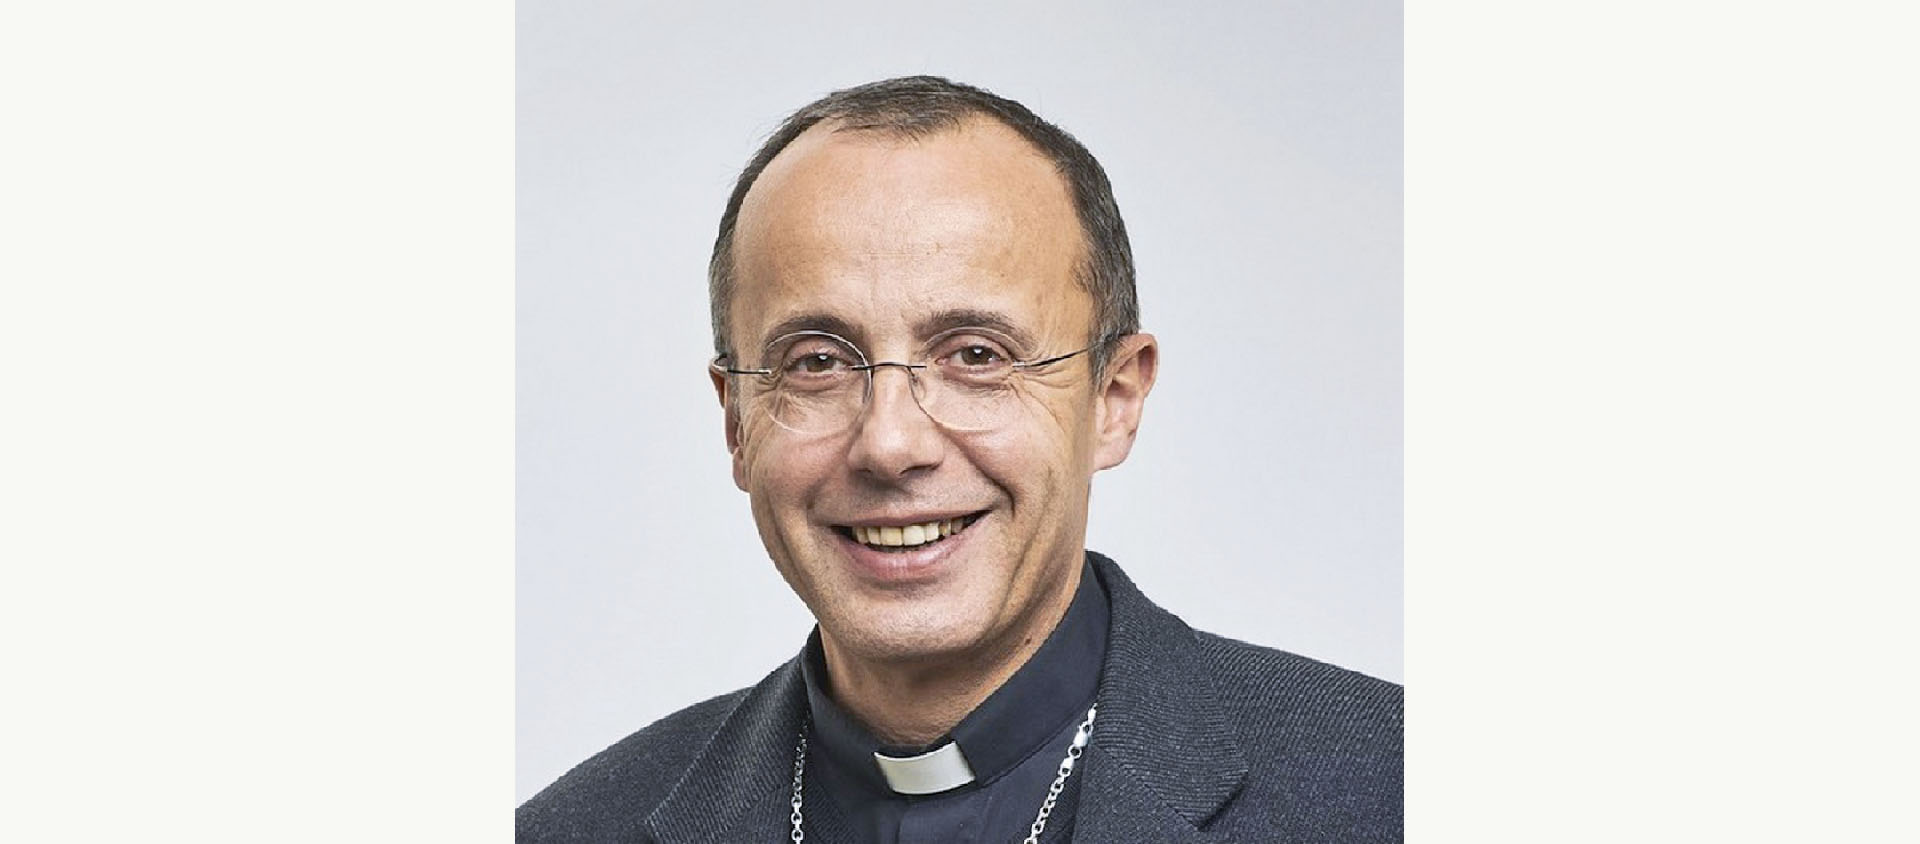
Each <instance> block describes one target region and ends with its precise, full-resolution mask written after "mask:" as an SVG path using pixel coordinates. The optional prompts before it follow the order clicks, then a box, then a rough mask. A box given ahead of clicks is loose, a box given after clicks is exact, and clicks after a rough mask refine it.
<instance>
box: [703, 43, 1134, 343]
mask: <svg viewBox="0 0 1920 844" xmlns="http://www.w3.org/2000/svg"><path fill="white" fill-rule="evenodd" d="M973 117H986V118H991V119H993V120H997V121H999V122H1001V123H1003V124H1005V125H1006V126H1007V127H1008V128H1011V129H1012V130H1014V131H1015V132H1018V133H1020V137H1022V138H1025V139H1026V140H1027V142H1028V143H1030V144H1033V146H1034V147H1035V149H1037V150H1038V151H1039V152H1040V154H1041V155H1042V156H1043V157H1045V158H1046V159H1047V160H1049V161H1052V162H1053V165H1054V168H1055V169H1056V170H1058V171H1059V173H1060V175H1061V177H1062V178H1064V179H1066V181H1067V186H1068V189H1069V190H1070V191H1071V192H1072V194H1073V206H1074V211H1075V212H1076V213H1077V214H1078V215H1079V218H1080V227H1081V229H1082V231H1083V232H1084V233H1085V235H1086V254H1085V255H1084V256H1083V257H1082V259H1081V261H1080V263H1079V268H1078V271H1077V272H1076V281H1078V282H1079V284H1080V287H1081V289H1083V290H1086V291H1087V293H1088V294H1089V295H1091V296H1092V297H1093V307H1094V325H1093V329H1094V333H1093V342H1094V344H1095V348H1094V349H1093V351H1092V352H1091V356H1092V358H1093V371H1094V372H1095V373H1099V372H1102V371H1103V370H1104V369H1105V368H1106V364H1107V356H1108V350H1109V347H1110V343H1111V341H1112V340H1113V339H1115V338H1118V337H1122V336H1124V335H1127V334H1132V333H1134V332H1136V331H1139V330H1140V303H1139V300H1138V298H1136V296H1135V295H1134V290H1133V275H1134V273H1133V248H1132V246H1131V245H1129V244H1128V242H1127V227H1126V224H1125V223H1123V222H1121V220H1120V207H1119V206H1118V205H1117V204H1115V203H1114V201H1113V186H1112V185H1110V184H1109V183H1108V182H1107V171H1106V170H1104V169H1102V168H1101V166H1100V162H1099V161H1098V160H1096V159H1095V158H1094V157H1093V153H1090V152H1088V151H1087V148H1086V147H1085V146H1082V145H1081V144H1080V142H1079V141H1077V140H1075V139H1074V137H1073V136H1072V135H1069V134H1067V133H1066V131H1064V130H1062V129H1061V128H1060V127H1058V126H1055V125H1053V124H1052V123H1048V122H1047V121H1045V120H1042V119H1041V118H1040V117H1039V116H1038V115H1036V114H1034V113H1033V112H1032V111H1030V110H1028V109H1027V107H1026V106H1024V105H1021V104H1020V103H1018V102H1015V101H1013V100H1009V99H1007V98H1005V97H1001V96H998V95H995V94H993V93H992V92H989V91H985V90H982V89H980V88H975V87H973V86H971V85H963V84H960V83H958V82H952V81H949V80H946V79H943V78H940V77H938V76H903V77H900V78H897V79H886V80H882V81H879V82H871V83H868V84H866V85H861V86H858V87H854V88H848V89H845V90H842V91H835V92H833V93H831V94H828V95H826V96H825V97H821V98H820V99H818V100H815V101H814V102H812V103H809V104H808V105H806V106H805V107H802V108H801V109H800V110H799V111H796V112H794V113H793V114H792V115H791V116H789V117H788V118H787V119H786V121H785V122H783V123H781V124H780V128H778V129H776V130H774V132H773V135H772V136H770V137H769V138H767V141H766V143H763V144H761V145H760V150H759V151H758V152H756V153H754V154H753V158H752V159H751V160H749V161H748V162H747V166H746V169H744V170H742V171H740V178H739V180H738V181H736V182H735V183H734V186H733V195H732V196H730V197H728V198H727V210H726V213H724V214H722V215H721V217H720V234H719V236H718V237H716V238H714V241H713V257H712V259H711V260H710V261H709V262H708V264H707V293H708V296H709V300H710V305H711V307H712V311H713V350H714V353H715V354H718V355H722V356H725V355H727V354H729V353H730V351H731V350H730V349H729V348H728V347H727V342H728V341H727V336H728V335H727V332H728V329H729V327H730V323H729V316H730V314H729V311H730V310H731V307H730V303H731V297H732V295H733V282H734V272H733V271H734V268H733V235H734V226H735V224H736V223H737V222H738V220H739V217H740V204H741V202H742V201H744V200H745V199H746V196H747V191H748V189H750V188H752V187H753V183H754V180H756V179H758V178H759V177H760V173H761V171H763V170H765V169H766V168H767V164H768V163H769V162H771V161H773V159H774V156H777V155H779V154H780V151H781V150H783V149H786V147H787V144H790V143H792V142H793V139H794V138H797V137H799V136H800V134H801V133H802V132H805V131H807V130H808V129H810V128H812V127H813V125H814V124H816V123H819V122H821V121H824V120H833V121H838V122H839V123H840V124H841V126H840V127H839V128H838V130H837V131H856V132H881V133H887V134H893V135H897V136H900V137H903V138H924V137H928V136H930V135H934V134H937V133H940V132H943V131H951V130H954V129H958V128H960V126H961V125H962V124H963V123H965V122H966V120H967V119H969V118H973Z"/></svg>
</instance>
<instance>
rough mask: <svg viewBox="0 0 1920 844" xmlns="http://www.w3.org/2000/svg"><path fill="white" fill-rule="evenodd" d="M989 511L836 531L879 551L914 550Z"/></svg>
mask: <svg viewBox="0 0 1920 844" xmlns="http://www.w3.org/2000/svg"><path fill="white" fill-rule="evenodd" d="M984 515H986V511H985V510H982V511H980V512H978V513H973V514H971V515H966V516H960V517H958V518H952V519H938V520H935V521H931V522H919V523H917V524H903V525H851V526H849V525H836V526H834V528H833V529H834V531H835V532H836V533H839V534H840V535H841V536H844V537H847V538H848V539H851V540H853V541H855V542H858V543H860V544H862V545H865V546H867V547H868V548H872V549H874V550H877V551H911V550H914V549H917V548H924V547H926V546H928V545H932V544H933V543H935V542H943V541H945V540H946V538H947V537H949V536H953V535H954V534H956V533H959V532H961V531H963V530H966V529H967V528H968V526H970V525H972V524H973V523H974V522H977V521H979V520H980V517H981V516H984Z"/></svg>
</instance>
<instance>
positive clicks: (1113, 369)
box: [1093, 334, 1160, 470]
mask: <svg viewBox="0 0 1920 844" xmlns="http://www.w3.org/2000/svg"><path fill="white" fill-rule="evenodd" d="M1159 374H1160V343H1159V341H1157V340H1155V339H1154V337H1153V335H1151V334H1132V335H1128V336H1127V337H1124V338H1122V339H1121V340H1119V341H1117V343H1116V348H1115V349H1114V355H1113V358H1112V359H1111V360H1109V361H1108V362H1107V373H1106V376H1105V377H1104V378H1103V379H1102V380H1101V383H1100V387H1099V394H1098V395H1096V396H1095V402H1094V426H1095V428H1094V434H1095V436H1096V437H1097V442H1096V443H1095V445H1094V453H1093V465H1094V468H1095V469H1096V470H1098V469H1111V468H1113V467H1115V466H1118V465H1120V464H1121V462H1122V461H1125V460H1126V459H1127V455H1128V454H1129V453H1130V452H1132V451H1133V438H1134V434H1136V433H1137V432H1138V431H1139V430H1140V416H1141V414H1142V412H1144V411H1145V409H1146V403H1147V394H1148V393H1150V392H1152V391H1153V381H1154V379H1155V378H1156V377H1158V376H1159Z"/></svg>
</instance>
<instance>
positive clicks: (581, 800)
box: [514, 689, 750, 844]
mask: <svg viewBox="0 0 1920 844" xmlns="http://www.w3.org/2000/svg"><path fill="white" fill-rule="evenodd" d="M748 691H750V690H749V689H740V690H738V691H735V692H731V693H728V694H724V695H720V696H719V697H715V698H711V699H709V700H705V701H701V702H700V703H696V704H694V705H692V706H689V707H687V708H685V709H682V710H680V711H679V712H675V713H673V714H672V715H668V716H667V717H665V718H662V719H660V720H658V721H655V722H653V723H652V724H649V725H648V726H647V727H646V728H644V729H642V730H640V731H639V732H636V733H634V734H633V735H630V736H627V737H626V738H624V739H621V740H620V741H618V742H616V743H615V744H614V745H613V746H611V747H609V748H607V749H605V750H602V751H600V752H599V753H596V754H594V755H593V756H592V757H591V758H589V759H587V760H586V761H585V762H581V763H580V764H578V765H575V766H574V767H573V770H570V771H568V772H567V773H566V774H564V775H562V776H561V777H560V778H559V779H558V780H555V781H554V782H553V784H552V785H549V786H547V787H546V788H544V789H542V790H541V791H540V793H539V794H536V795H534V796H533V797H532V798H531V799H529V800H527V802H526V803H524V804H521V806H520V808H519V810H517V811H516V812H515V813H514V840H515V841H517V842H523V844H524V842H559V841H606V840H610V839H612V838H614V837H616V836H618V835H619V834H620V833H621V832H622V831H624V830H632V829H638V828H639V826H640V824H641V823H642V822H643V821H645V820H646V817H647V815H648V814H650V813H652V812H653V810H654V807H656V806H658V805H659V804H660V801H662V800H664V799H666V796H667V795H668V794H669V793H670V792H672V791H673V787H674V786H675V785H677V784H678V783H679V782H680V778H681V777H682V776H683V775H684V774H685V773H686V770H687V768H688V766H690V765H691V764H693V761H694V760H695V759H697V758H698V757H699V756H700V753H701V751H703V750H705V749H706V747H707V744H708V742H710V741H712V739H713V735H714V732H715V731H716V730H718V729H719V728H720V725H721V724H722V723H724V722H725V721H726V719H727V716H728V715H729V714H731V713H732V712H733V711H734V709H735V708H736V707H738V706H739V705H740V701H741V700H742V699H744V698H745V697H746V695H747V692H748Z"/></svg>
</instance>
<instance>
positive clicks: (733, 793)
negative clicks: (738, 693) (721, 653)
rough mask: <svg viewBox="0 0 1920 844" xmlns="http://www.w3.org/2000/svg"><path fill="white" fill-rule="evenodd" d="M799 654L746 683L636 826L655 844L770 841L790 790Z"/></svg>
mask: <svg viewBox="0 0 1920 844" xmlns="http://www.w3.org/2000/svg"><path fill="white" fill-rule="evenodd" d="M803 683H804V681H803V680H802V679H801V677H800V661H799V659H798V658H795V659H792V660H789V661H788V662H787V663H786V664H785V665H782V666H780V668H778V669H776V670H775V671H774V672H773V673H772V674H770V675H768V676H767V678H766V679H765V680H761V681H760V683H759V684H758V685H756V686H754V687H753V689H752V690H750V691H749V692H748V693H747V696H746V697H745V698H743V699H742V700H741V701H740V705H739V706H738V707H737V708H735V709H734V711H733V712H732V714H730V715H728V716H727V720H726V721H725V723H723V724H722V725H721V726H720V729H719V730H718V731H716V732H715V733H714V735H713V740H712V741H710V742H708V744H707V749H706V751H705V752H703V753H701V754H700V757H699V758H698V759H697V760H695V762H694V763H693V765H692V766H691V767H690V768H688V769H687V773H686V776H684V777H682V778H681V780H680V784H679V785H676V786H674V788H673V791H672V792H671V793H670V794H668V795H667V798H666V799H665V800H663V801H661V803H660V806H659V808H656V809H655V810H654V811H653V813H652V814H651V815H648V816H647V818H646V820H645V822H644V823H643V828H644V830H645V832H646V833H647V834H649V835H650V836H651V838H652V839H653V840H655V841H658V842H661V844H718V842H723V841H726V842H731V841H777V840H780V839H782V838H784V837H785V833H786V830H787V828H788V813H789V811H791V809H790V806H791V803H790V801H791V799H792V797H793V755H794V743H795V740H796V739H798V738H799V735H800V720H801V717H802V714H803V712H804V710H805V700H806V695H805V692H804V691H803Z"/></svg>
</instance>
